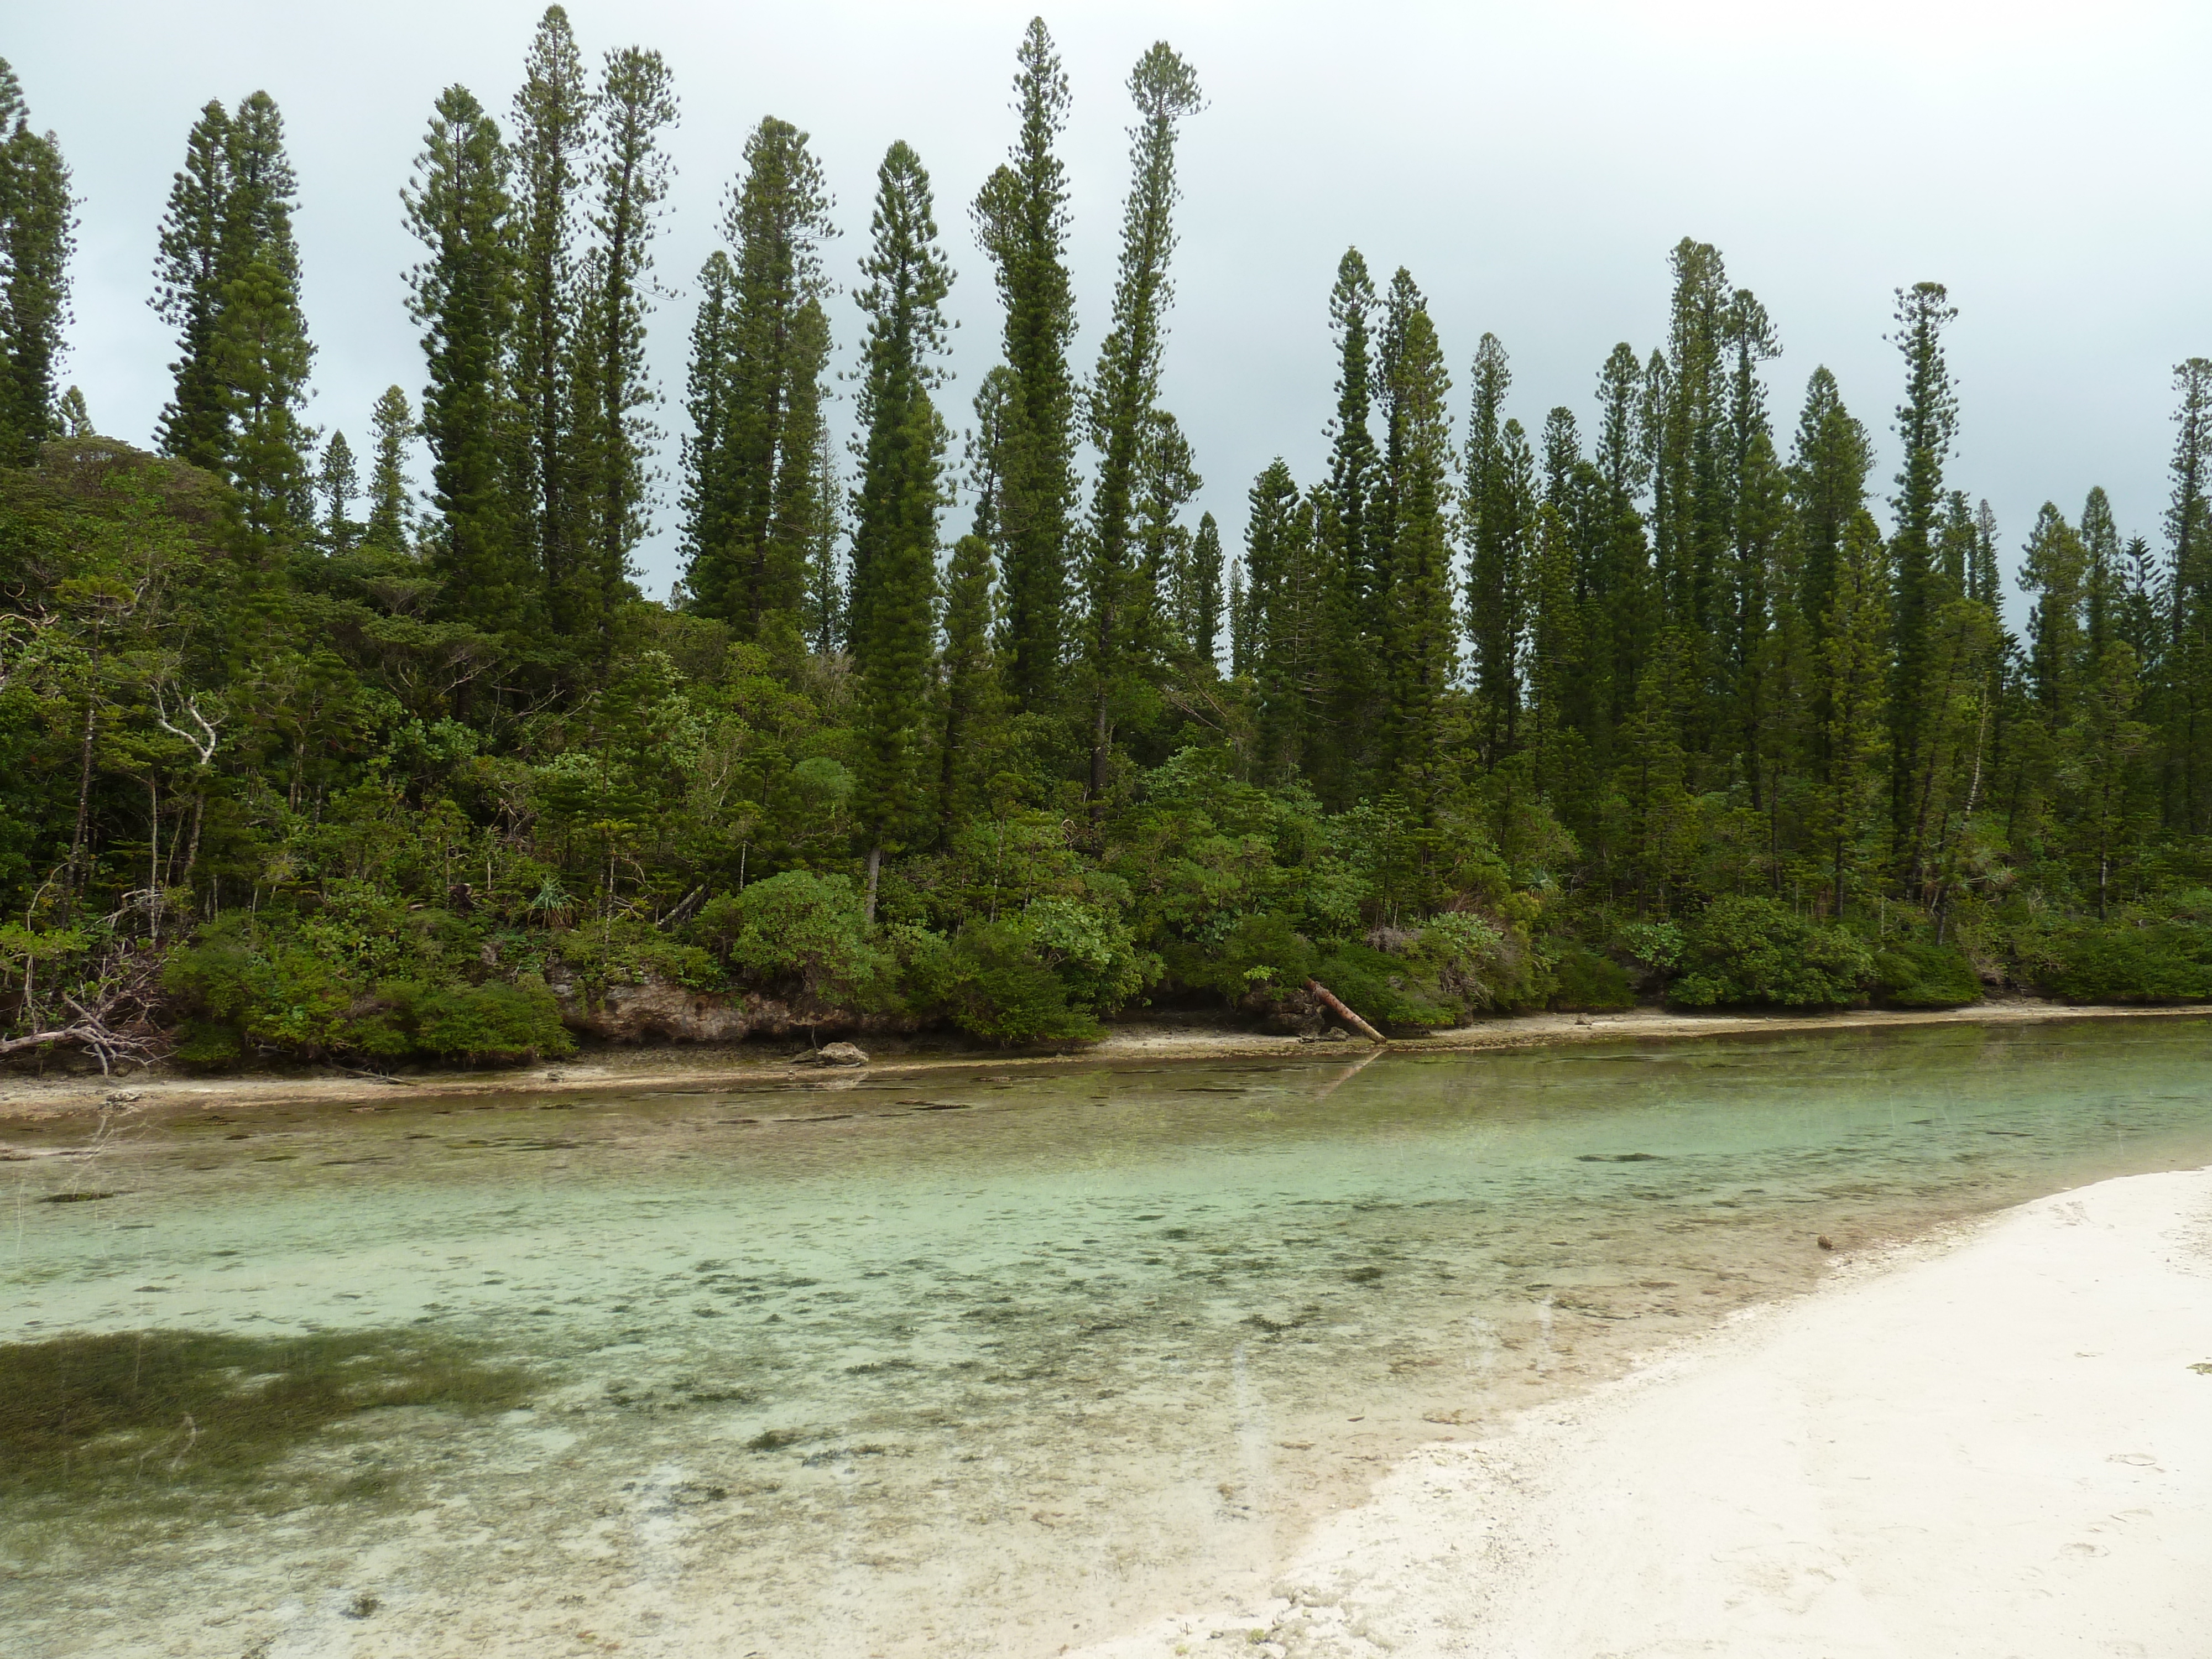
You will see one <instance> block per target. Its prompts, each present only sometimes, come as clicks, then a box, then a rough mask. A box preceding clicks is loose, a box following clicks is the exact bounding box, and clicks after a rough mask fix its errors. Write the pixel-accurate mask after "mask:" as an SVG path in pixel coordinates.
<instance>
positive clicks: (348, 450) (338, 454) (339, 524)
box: [315, 432, 362, 553]
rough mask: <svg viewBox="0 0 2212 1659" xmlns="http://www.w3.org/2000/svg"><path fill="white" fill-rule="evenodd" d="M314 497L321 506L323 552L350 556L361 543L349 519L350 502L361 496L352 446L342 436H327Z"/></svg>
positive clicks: (357, 528) (359, 530)
mask: <svg viewBox="0 0 2212 1659" xmlns="http://www.w3.org/2000/svg"><path fill="white" fill-rule="evenodd" d="M315 494H316V495H318V496H319V497H320V498H321V502H322V513H321V526H322V535H323V549H324V550H325V552H328V553H350V552H351V551H353V550H354V548H355V547H356V545H357V544H359V543H360V541H361V534H362V526H361V525H360V523H359V522H358V521H357V520H356V519H355V518H354V516H353V503H354V498H355V497H356V495H360V494H361V474H360V471H359V470H358V469H357V468H356V465H355V464H354V459H353V446H352V445H351V444H349V443H348V442H347V441H346V435H345V434H344V433H343V432H333V433H331V436H330V441H329V442H327V443H325V445H324V446H323V463H322V465H321V467H320V468H319V470H318V471H317V472H316V474H315Z"/></svg>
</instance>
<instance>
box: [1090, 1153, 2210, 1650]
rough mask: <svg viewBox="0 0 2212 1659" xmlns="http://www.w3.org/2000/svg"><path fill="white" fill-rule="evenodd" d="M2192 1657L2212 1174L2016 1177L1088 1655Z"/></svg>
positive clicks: (2205, 1624)
mask: <svg viewBox="0 0 2212 1659" xmlns="http://www.w3.org/2000/svg"><path fill="white" fill-rule="evenodd" d="M1225 1650H1234V1651H1237V1652H1255V1651H1256V1652H1267V1653H1274V1654H1288V1655H1297V1656H1316V1659H1317V1656H1332V1659H1334V1656H1345V1659H1351V1656H1370V1655H1382V1654H1386V1653H1387V1654H1390V1655H1393V1656H1398V1659H1417V1656H1428V1655H1438V1656H1441V1655H1454V1656H1484V1659H1490V1656H1495V1659H1509V1656H1510V1659H1599V1656H1606V1659H1615V1656H1618V1659H1628V1656H1638V1659H1642V1656H1677V1655H1690V1654H1698V1655H1713V1654H1741V1655H1759V1656H1776V1659H1787V1656H1803V1659H1860V1656H1868V1659H1871V1656H1877V1655H1879V1656H1898V1659H1906V1656H1911V1659H1924V1656H1933V1655H1944V1656H1984V1655H1986V1656H1992V1659H1995V1656H2007V1659H2045V1656H2051V1659H2056V1656H2060V1655H2065V1656H2077V1655H2081V1656H2086V1655H2100V1656H2101V1655H2114V1656H2118V1655H2128V1656H2142V1659H2202V1656H2204V1655H2207V1654H2212V1169H2208V1170H2195V1171H2188V1172H2181V1173H2174V1174H2165V1175H2147V1176H2133V1177H2130V1178H2127V1179H2123V1180H2116V1181H2109V1182H2102V1183H2100V1184H2099V1185H2096V1186H2092V1187H2087V1188H2081V1189H2080V1190H2077V1191H2075V1192H2071V1193H2065V1194H2059V1195H2057V1196H2055V1197H2051V1198H2047V1199H2042V1200H2037V1201H2035V1202H2033V1203H2031V1204H2027V1205H2023V1206H2021V1207H2019V1208H2017V1209H2015V1210H2011V1211H2008V1212H2004V1213H2002V1214H2001V1215H1999V1216H1997V1217H1996V1218H1991V1219H1990V1220H1989V1221H1987V1222H1984V1223H1983V1224H1980V1225H1977V1226H1975V1227H1973V1228H1971V1229H1968V1230H1965V1231H1963V1232H1962V1233H1960V1234H1959V1235H1956V1236H1954V1237H1953V1238H1952V1239H1951V1240H1948V1241H1940V1240H1939V1241H1935V1242H1933V1243H1929V1244H1925V1245H1922V1246H1917V1247H1914V1248H1913V1249H1911V1250H1909V1251H1906V1252H1904V1253H1902V1254H1900V1255H1894V1256H1892V1257H1889V1258H1887V1259H1885V1260H1881V1261H1866V1262H1859V1263H1853V1264H1850V1265H1848V1266H1847V1267H1845V1268H1844V1270H1843V1271H1841V1272H1839V1273H1838V1274H1837V1275H1836V1276H1835V1277H1834V1279H1832V1281H1831V1282H1830V1283H1829V1284H1828V1285H1826V1286H1825V1287H1823V1289H1822V1290H1820V1291H1819V1292H1817V1293H1815V1294H1814V1295H1813V1296H1812V1297H1808V1298H1806V1299H1804V1300H1803V1301H1801V1302H1796V1303H1792V1304H1786V1305H1784V1306H1781V1307H1779V1308H1776V1309H1772V1310H1765V1311H1763V1312H1760V1313H1759V1314H1756V1315H1754V1316H1751V1317H1748V1318H1745V1319H1741V1320H1739V1321H1738V1322H1736V1323H1735V1324H1734V1325H1733V1326H1732V1327H1731V1328H1728V1329H1726V1330H1724V1331H1723V1332H1722V1333H1720V1334H1717V1335H1716V1336H1714V1337H1711V1338H1710V1339H1707V1340H1704V1341H1701V1342H1699V1343H1696V1344H1694V1345H1692V1346H1691V1347H1689V1348H1688V1349H1686V1351H1684V1352H1681V1353H1680V1354H1678V1355H1675V1356H1674V1357H1672V1358H1669V1359H1668V1360H1666V1361H1664V1362H1662V1363H1661V1364H1656V1365H1654V1366H1652V1367H1650V1368H1649V1369H1647V1370H1644V1371H1642V1372H1639V1373H1638V1374H1637V1375H1635V1376H1632V1377H1630V1378H1629V1379H1627V1380H1626V1381H1625V1382H1623V1383H1619V1384H1616V1385H1613V1386H1612V1387H1609V1388H1607V1389H1602V1390H1601V1391H1599V1392H1598V1393H1597V1394H1595V1395H1587V1396H1584V1397H1583V1398H1582V1399H1581V1400H1579V1401H1575V1402H1572V1403H1571V1404H1568V1405H1565V1406H1562V1407H1555V1408H1553V1409H1551V1410H1548V1411H1545V1412H1541V1413H1535V1414H1534V1415H1532V1417H1531V1418H1530V1419H1528V1420H1526V1421H1525V1422H1522V1423H1521V1424H1519V1425H1516V1427H1515V1428H1514V1429H1513V1430H1512V1431H1510V1432H1508V1433H1506V1434H1504V1435H1502V1436H1499V1437H1495V1438H1492V1439H1489V1440H1486V1441H1483V1442H1480V1443H1473V1444H1466V1443H1462V1444H1437V1445H1435V1446H1431V1447H1428V1448H1425V1449H1422V1450H1421V1451H1420V1452H1419V1453H1417V1454H1416V1455H1413V1456H1412V1457H1409V1458H1408V1459H1407V1460H1406V1461H1405V1462H1402V1463H1401V1464H1400V1465H1399V1466H1398V1467H1397V1468H1395V1470H1394V1471H1393V1472H1392V1473H1391V1474H1389V1476H1387V1477H1386V1478H1385V1479H1384V1480H1383V1481H1381V1482H1380V1483H1379V1484H1378V1485H1377V1486H1376V1489H1375V1491H1374V1492H1373V1495H1372V1497H1371V1498H1370V1501H1369V1502H1368V1503H1366V1504H1364V1505H1363V1506H1361V1507H1359V1508H1358V1509H1355V1510H1350V1511H1347V1512H1345V1513H1342V1514H1340V1515H1337V1516H1333V1517H1331V1518H1330V1519H1329V1520H1328V1521H1326V1522H1323V1523H1322V1525H1321V1526H1320V1527H1319V1528H1316V1530H1315V1531H1314V1532H1313V1533H1312V1534H1310V1536H1309V1537H1308V1538H1307V1539H1306V1540H1305V1541H1304V1543H1303V1544H1302V1545H1301V1546H1300V1547H1298V1550H1297V1554H1296V1556H1295V1558H1294V1559H1291V1560H1290V1561H1288V1562H1286V1563H1285V1565H1284V1567H1283V1570H1282V1571H1281V1572H1280V1573H1279V1577H1278V1579H1277V1582H1276V1584H1275V1593H1274V1595H1273V1598H1272V1599H1270V1600H1268V1601H1266V1602H1264V1603H1261V1604H1258V1605H1237V1604H1236V1603H1235V1602H1234V1601H1231V1600H1229V1599H1227V1598H1225V1599H1224V1600H1223V1601H1220V1602H1219V1603H1218V1604H1216V1605H1213V1606H1206V1605H1204V1604H1202V1603H1201V1604H1200V1605H1197V1606H1194V1607H1193V1608H1192V1609H1191V1610H1190V1611H1189V1612H1188V1613H1184V1614H1182V1615H1179V1616H1176V1617H1174V1618H1170V1619H1167V1620H1161V1621H1158V1622H1157V1623H1155V1624H1153V1625H1152V1626H1148V1627H1147V1628H1146V1629H1145V1630H1143V1631H1141V1632H1137V1633H1135V1634H1133V1635H1129V1636H1126V1637H1123V1638H1119V1639H1116V1640H1113V1641H1109V1642H1107V1643H1104V1644H1098V1645H1096V1646H1092V1647H1088V1648H1085V1649H1084V1650H1082V1652H1083V1653H1084V1655H1085V1656H1086V1659H1154V1656H1166V1655H1171V1654H1206V1653H1212V1654H1219V1653H1221V1652H1223V1651H1225Z"/></svg>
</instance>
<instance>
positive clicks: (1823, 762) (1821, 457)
mask: <svg viewBox="0 0 2212 1659" xmlns="http://www.w3.org/2000/svg"><path fill="white" fill-rule="evenodd" d="M1868 466H1869V445H1868V442H1867V435H1866V428H1864V427H1863V426H1861V425H1860V424H1859V422H1857V420H1856V419H1855V418H1854V417H1853V416H1852V415H1851V412H1850V410H1848V409H1846V408H1844V401H1843V398H1842V395H1841V393H1840V392H1838V388H1837V386H1836V377H1835V376H1834V375H1833V374H1831V373H1829V371H1828V370H1827V368H1826V367H1821V368H1815V369H1814V371H1813V374H1812V377H1811V379H1809V380H1808V381H1807V382H1806V385H1805V407H1804V411H1803V412H1802V414H1801V415H1800V416H1798V418H1797V436H1796V443H1795V446H1794V447H1793V448H1792V451H1791V453H1790V472H1789V478H1790V505H1791V507H1793V509H1794V513H1795V520H1796V522H1795V526H1794V529H1795V539H1796V608H1797V611H1798V614H1799V615H1800V617H1802V620H1803V624H1804V649H1805V651H1806V653H1807V654H1808V657H1809V658H1810V659H1811V660H1812V661H1814V663H1816V664H1825V663H1826V661H1827V638H1828V626H1829V623H1831V622H1832V620H1833V618H1834V617H1836V616H1837V615H1838V614H1847V615H1849V616H1850V617H1852V618H1854V619H1855V620H1856V619H1858V618H1860V617H1863V615H1864V614H1865V610H1864V607H1863V605H1857V604H1854V605H1852V606H1850V608H1849V610H1848V611H1846V612H1844V613H1838V611H1836V609H1835V598H1836V580H1837V579H1836V569H1837V561H1838V560H1839V559H1840V558H1841V557H1842V556H1843V546H1844V534H1845V532H1848V531H1849V530H1850V527H1851V526H1852V525H1853V524H1855V523H1857V520H1858V515H1859V514H1860V513H1863V512H1864V511H1865V510H1866V475H1867V468H1868ZM1884 614H1885V615H1887V608H1886V607H1885V610H1884ZM1810 683H1811V689H1812V701H1811V706H1810V708H1808V717H1809V718H1808V737H1809V747H1810V750H1811V753H1810V756H1809V757H1808V758H1809V763H1810V765H1811V768H1812V770H1813V772H1814V775H1816V776H1818V777H1821V778H1826V777H1827V775H1828V774H1829V770H1830V760H1831V757H1830V756H1829V753H1828V749H1827V744H1828V738H1829V736H1830V734H1831V732H1832V731H1833V730H1834V729H1835V727H1834V722H1835V719H1836V715H1835V711H1834V710H1832V708H1829V707H1828V705H1827V702H1826V698H1827V696H1828V695H1829V692H1830V690H1831V689H1832V685H1833V684H1834V682H1833V680H1832V678H1831V677H1830V676H1829V675H1828V674H1827V673H1826V671H1821V672H1818V673H1815V674H1814V675H1813V676H1811V677H1810Z"/></svg>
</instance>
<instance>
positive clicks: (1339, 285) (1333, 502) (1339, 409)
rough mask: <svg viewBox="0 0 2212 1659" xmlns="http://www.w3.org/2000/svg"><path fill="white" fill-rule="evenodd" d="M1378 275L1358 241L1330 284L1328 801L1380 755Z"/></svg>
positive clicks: (1361, 780)
mask: <svg viewBox="0 0 2212 1659" xmlns="http://www.w3.org/2000/svg"><path fill="white" fill-rule="evenodd" d="M1375 309H1376V296H1375V284H1374V282H1373V279H1372V278H1371V277H1370V276H1369V275H1368V270H1367V261H1366V260H1365V258H1363V257H1362V256H1361V254H1360V252H1359V250H1358V248H1346V250H1345V251H1344V257H1343V258H1341V259H1340V260H1339V261H1338V262H1337V267H1336V281H1335V283H1334V286H1332V287H1331V289H1329V295H1328V319H1329V327H1330V331H1331V332H1332V334H1333V335H1334V339H1335V343H1336V363H1337V369H1336V411H1335V416H1334V419H1333V420H1332V421H1331V422H1329V425H1328V438H1329V454H1328V484H1327V491H1328V500H1327V502H1326V508H1325V511H1323V513H1322V514H1321V516H1320V520H1319V522H1318V525H1317V529H1318V532H1319V534H1320V538H1321V547H1320V551H1321V556H1322V565H1323V573H1322V580H1323V584H1324V590H1323V605H1324V607H1325V611H1326V614H1325V617H1324V618H1323V621H1322V630H1323V634H1324V641H1323V646H1322V656H1323V661H1322V672H1323V676H1324V684H1323V688H1322V720H1321V724H1320V726H1319V728H1318V729H1317V730H1316V732H1314V734H1313V739H1312V743H1311V744H1310V750H1311V755H1312V760H1311V766H1310V775H1311V778H1312V781H1313V784H1314V787H1315V789H1316V792H1317V793H1319V794H1320V796H1321V798H1322V800H1323V801H1324V802H1325V803H1327V804H1328V805H1330V806H1332V807H1334V808H1336V809H1339V810H1341V809H1342V808H1344V807H1346V806H1348V805H1351V804H1352V801H1354V800H1355V799H1358V796H1359V794H1360V793H1361V790H1362V787H1363V786H1364V784H1365V782H1366V781H1367V780H1368V778H1369V776H1370V774H1371V773H1372V770H1373V766H1374V759H1375V757H1374V755H1373V753H1372V751H1371V750H1370V746H1369V745H1368V744H1367V743H1366V742H1364V726H1365V718H1364V717H1365V714H1366V712H1367V711H1368V710H1369V709H1370V708H1372V707H1373V706H1374V701H1375V697H1376V690H1377V688H1378V685H1379V684H1380V679H1379V675H1378V673H1377V671H1376V662H1377V653H1379V652H1380V650H1381V648H1382V644H1383V636H1384V634H1385V631H1386V629H1387V628H1388V625H1389V619H1388V617H1386V615H1385V614H1384V609H1383V605H1384V596H1385V594H1386V593H1387V592H1388V588H1387V586H1386V580H1385V579H1386V576H1387V568H1386V567H1387V565H1388V563H1389V558H1388V553H1389V550H1388V549H1387V547H1385V546H1384V545H1383V544H1382V542H1381V540H1380V538H1379V526H1378V523H1377V520H1376V513H1375V505H1376V502H1375V498H1376V491H1377V490H1378V489H1380V488H1381V485H1382V458H1381V455H1380V454H1379V453H1378V452H1377V450H1376V443H1375V435H1374V431H1373V429H1372V426H1371V421H1372V417H1373V414H1374V403H1375V364H1374V361H1373V356H1374V354H1373V341H1372V329H1373V319H1374V316H1375Z"/></svg>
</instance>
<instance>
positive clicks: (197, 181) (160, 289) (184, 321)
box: [153, 101, 231, 472]
mask: <svg viewBox="0 0 2212 1659" xmlns="http://www.w3.org/2000/svg"><path fill="white" fill-rule="evenodd" d="M230 150H231V143H230V113H229V112H228V110H226V109H224V108H223V106H222V104H221V103H220V102H219V101H216V102H210V103H209V104H208V106H206V107H205V108H204V109H203V110H202V111H201V112H200V116H199V119H198V120H197V121H195V122H193V123H192V128H191V133H190V134H189V135H188V136H187V137H186V138H185V166H184V170H183V171H182V172H181V173H177V174H176V175H175V176H174V178H173V180H172V181H171V183H170V186H169V205H168V210H167V212H166V213H165V214H164V215H163V216H162V219H161V252H160V255H159V257H158V258H156V259H155V264H154V299H153V306H154V309H155V313H157V314H158V315H159V316H160V317H161V320H162V321H163V322H165V323H167V324H168V325H170V326H171V327H173V328H174V329H175V330H176V331H177V349H178V357H177V361H176V362H173V363H172V364H170V365H169V372H170V373H171V374H172V375H173V376H174V377H175V380H176V391H175V393H174V395H173V397H172V398H171V399H170V401H169V404H168V406H167V408H166V409H164V410H162V411H161V433H160V436H161V453H163V454H165V455H173V456H175V457H177V458H178V459H179V460H185V461H189V462H191V464H192V465H194V466H197V467H204V468H205V469H206V470H207V471H210V472H215V471H221V470H222V467H223V465H224V463H225V461H226V459H228V455H229V451H230V444H229V410H228V408H226V406H225V405H224V403H223V399H222V392H221V389H220V387H219V386H218V384H217V382H216V379H215V370H214V363H213V351H214V346H215V334H216V321H217V319H218V318H219V316H220V314H221V313H222V298H223V284H224V282H225V280H226V276H227V273H226V271H225V270H224V258H223V222H224V219H225V217H226V215H227V213H228V204H229V201H230V193H231V167H230Z"/></svg>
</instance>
